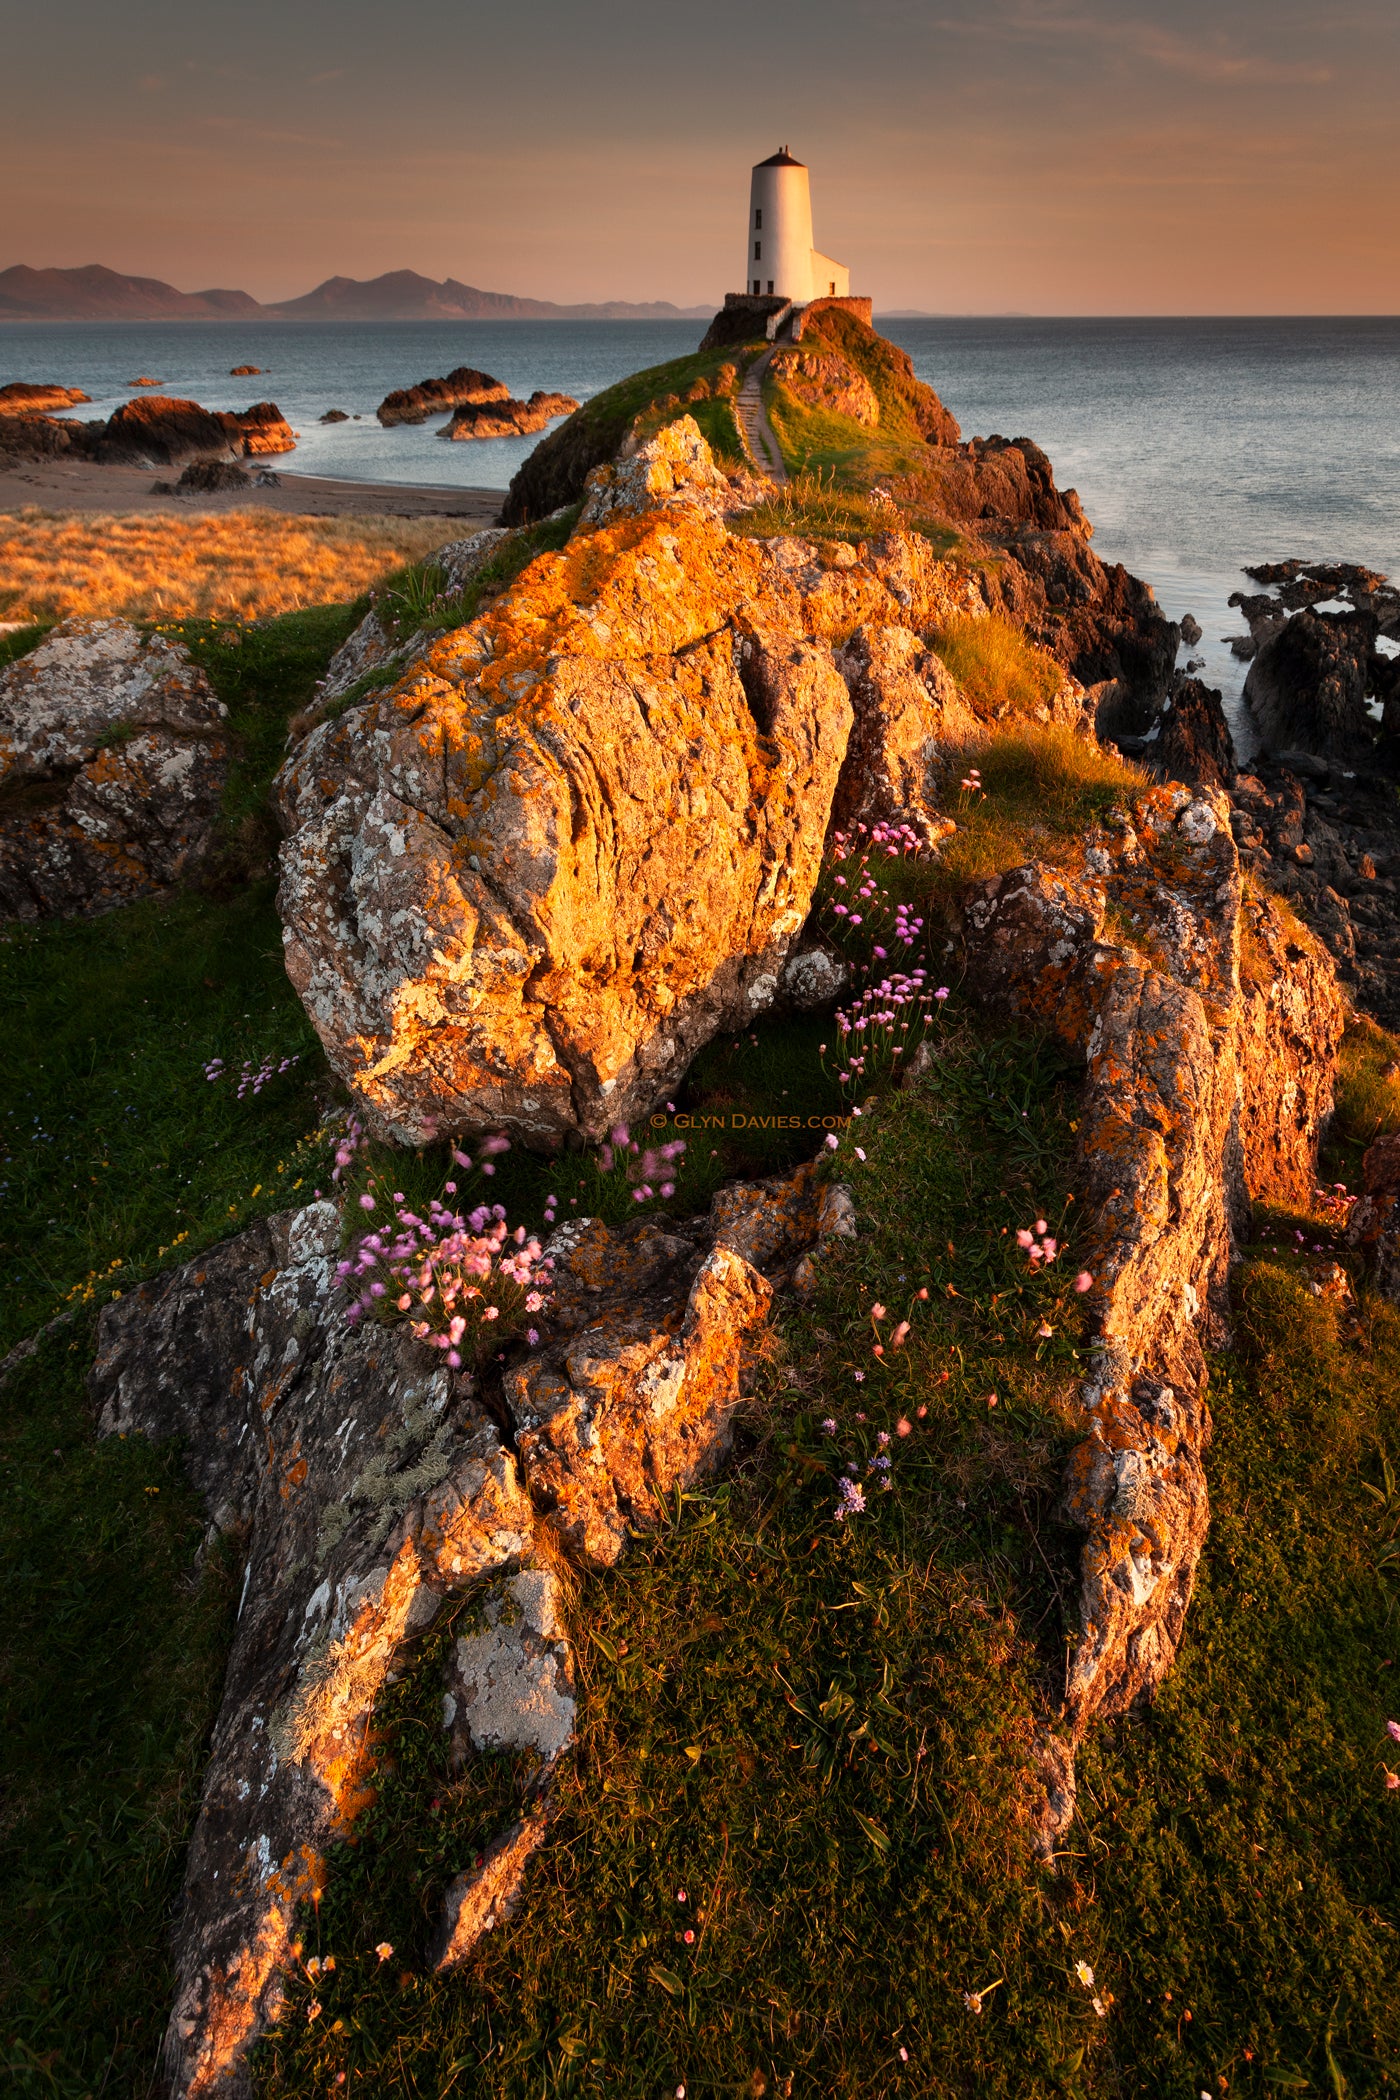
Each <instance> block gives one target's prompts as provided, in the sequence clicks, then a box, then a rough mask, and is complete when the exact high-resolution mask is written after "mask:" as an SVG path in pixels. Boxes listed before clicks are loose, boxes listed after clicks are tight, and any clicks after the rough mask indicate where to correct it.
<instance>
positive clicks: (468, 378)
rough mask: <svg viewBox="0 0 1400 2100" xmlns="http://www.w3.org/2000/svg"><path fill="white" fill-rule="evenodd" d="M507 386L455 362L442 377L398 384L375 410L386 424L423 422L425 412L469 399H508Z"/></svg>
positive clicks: (430, 413) (436, 412)
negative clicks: (415, 382)
mask: <svg viewBox="0 0 1400 2100" xmlns="http://www.w3.org/2000/svg"><path fill="white" fill-rule="evenodd" d="M509 399H510V388H509V387H508V386H506V385H505V384H504V383H503V381H501V380H499V379H493V378H492V377H491V374H490V373H489V372H478V371H476V370H475V369H474V368H473V367H472V366H471V365H458V367H457V369H456V371H455V372H449V373H448V375H447V377H446V378H445V379H420V380H419V382H418V384H417V386H405V387H399V388H398V389H397V390H396V391H395V392H394V393H392V394H386V395H385V396H384V399H383V400H382V401H381V402H380V404H379V406H378V408H377V409H376V410H375V414H376V415H377V416H378V418H379V420H380V422H381V423H383V424H384V425H385V426H386V428H387V427H390V426H392V425H393V424H395V423H426V422H427V420H428V418H429V416H436V415H440V414H441V413H442V411H443V410H444V409H446V408H463V407H465V406H466V405H467V404H468V403H470V402H480V401H509Z"/></svg>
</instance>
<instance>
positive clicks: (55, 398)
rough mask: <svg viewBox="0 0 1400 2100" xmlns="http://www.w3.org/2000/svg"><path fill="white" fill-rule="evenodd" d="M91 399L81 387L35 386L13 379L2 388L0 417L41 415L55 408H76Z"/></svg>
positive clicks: (0, 392)
mask: <svg viewBox="0 0 1400 2100" xmlns="http://www.w3.org/2000/svg"><path fill="white" fill-rule="evenodd" d="M91 399H92V396H91V394H85V393H84V392H83V390H82V388H81V387H77V386H34V385H29V384H28V383H27V382H26V381H24V380H23V379H12V380H11V381H10V383H9V385H8V386H0V416H21V415H27V416H32V415H40V414H44V413H46V412H47V411H49V410H50V409H55V408H76V407H77V406H78V405H79V403H81V402H83V401H91Z"/></svg>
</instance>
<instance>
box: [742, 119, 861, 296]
mask: <svg viewBox="0 0 1400 2100" xmlns="http://www.w3.org/2000/svg"><path fill="white" fill-rule="evenodd" d="M744 277H745V282H746V284H747V286H748V290H749V292H750V294H751V295H752V296H753V297H754V298H768V297H772V298H778V299H790V300H792V302H793V304H794V305H796V306H805V305H807V304H808V302H809V301H811V300H813V299H844V298H846V297H847V296H848V295H849V293H850V289H851V273H850V271H849V270H848V269H847V267H846V265H845V264H844V263H838V262H833V261H832V259H831V257H830V256H829V255H823V254H822V253H821V251H820V250H819V249H817V248H814V247H813V246H812V190H811V185H810V183H809V181H808V179H807V170H806V168H805V167H804V166H803V164H802V162H801V161H800V160H794V159H793V158H792V155H791V154H790V153H789V152H788V149H787V147H786V146H784V148H783V150H782V152H781V153H775V154H773V155H772V157H771V158H770V159H768V160H762V161H760V162H759V164H758V166H757V167H756V168H755V169H754V171H753V180H752V182H751V183H750V186H749V234H748V247H747V251H746V254H745V270H744Z"/></svg>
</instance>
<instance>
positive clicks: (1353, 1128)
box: [1336, 1014, 1400, 1145]
mask: <svg viewBox="0 0 1400 2100" xmlns="http://www.w3.org/2000/svg"><path fill="white" fill-rule="evenodd" d="M1337 1125H1338V1128H1337V1132H1336V1135H1337V1136H1339V1137H1342V1138H1349V1139H1351V1140H1352V1142H1353V1143H1355V1144H1358V1145H1369V1144H1370V1143H1371V1141H1372V1139H1373V1138H1378V1137H1389V1136H1390V1135H1391V1134H1392V1133H1393V1132H1394V1131H1397V1130H1400V1042H1397V1040H1396V1038H1395V1037H1394V1036H1393V1035H1391V1034H1390V1033H1389V1032H1388V1031H1387V1030H1386V1029H1384V1028H1381V1027H1380V1026H1378V1024H1377V1023H1376V1022H1375V1021H1372V1020H1369V1019H1368V1018H1367V1017H1366V1015H1365V1014H1355V1015H1353V1017H1352V1020H1351V1022H1350V1024H1349V1026H1348V1028H1347V1032H1346V1034H1345V1036H1344V1037H1343V1038H1342V1054H1341V1060H1340V1063H1339V1066H1338V1071H1337Z"/></svg>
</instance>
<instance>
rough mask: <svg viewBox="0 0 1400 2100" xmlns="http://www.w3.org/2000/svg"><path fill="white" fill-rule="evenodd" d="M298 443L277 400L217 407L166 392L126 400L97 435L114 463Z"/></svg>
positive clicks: (103, 456) (163, 461) (224, 455)
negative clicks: (238, 408)
mask: <svg viewBox="0 0 1400 2100" xmlns="http://www.w3.org/2000/svg"><path fill="white" fill-rule="evenodd" d="M295 444H296V438H295V437H294V435H293V433H292V431H291V429H290V428H289V426H288V424H287V421H286V419H285V417H284V416H283V414H282V411H281V410H280V409H279V408H278V407H277V406H276V404H275V403H274V402H271V401H259V402H256V403H255V404H254V405H253V407H252V408H247V409H243V410H241V411H239V412H236V413H235V412H231V411H227V410H219V411H217V412H216V411H214V410H211V409H207V408H201V407H200V405H199V403H198V402H197V401H182V400H180V399H178V398H177V397H176V396H174V395H164V394H163V395H161V396H159V397H158V398H155V397H151V398H146V399H143V400H138V401H124V402H123V403H122V405H121V407H120V408H119V409H117V410H116V411H115V412H114V413H113V415H112V416H111V417H110V418H109V420H108V422H107V425H106V428H105V430H104V431H102V432H101V434H100V435H99V436H98V437H97V438H96V440H95V456H96V457H97V459H98V460H100V461H102V462H104V463H106V464H109V465H117V466H160V467H171V466H179V465H180V463H181V462H182V461H184V460H189V459H238V458H244V457H248V458H252V457H254V456H256V455H260V454H266V453H269V452H290V451H292V450H293V448H294V447H295Z"/></svg>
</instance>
